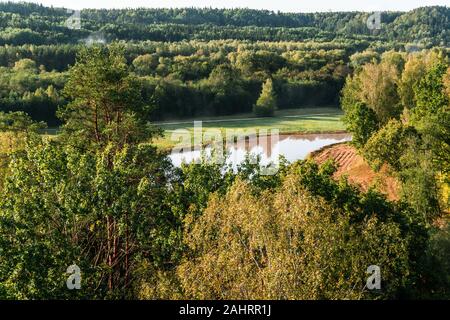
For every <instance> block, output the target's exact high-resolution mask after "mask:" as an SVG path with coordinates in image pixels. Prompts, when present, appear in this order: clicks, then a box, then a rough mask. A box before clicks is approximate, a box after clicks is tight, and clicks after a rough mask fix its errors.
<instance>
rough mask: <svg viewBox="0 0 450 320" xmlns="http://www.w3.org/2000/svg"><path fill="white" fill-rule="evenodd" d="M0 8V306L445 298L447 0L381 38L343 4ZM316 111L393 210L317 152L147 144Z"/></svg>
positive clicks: (448, 239) (449, 237) (397, 23)
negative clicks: (309, 10)
mask: <svg viewBox="0 0 450 320" xmlns="http://www.w3.org/2000/svg"><path fill="white" fill-rule="evenodd" d="M0 15H1V19H0V299H31V300H33V299H37V300H40V299H199V300H204V299H206V300H216V299H217V300H227V299H250V300H251V299H273V300H312V299H319V300H324V299H325V300H347V299H350V300H357V299H369V300H371V299H374V300H380V299H383V300H386V299H445V300H448V299H450V224H449V222H448V221H449V218H448V215H449V212H450V198H449V195H450V188H449V183H450V60H449V59H450V54H449V53H450V51H449V40H450V34H449V32H450V31H449V30H450V25H449V24H450V20H449V18H450V9H449V8H447V7H426V8H419V9H416V10H413V11H411V12H397V13H396V12H390V13H384V14H383V17H384V18H383V19H385V20H383V24H385V26H384V27H383V28H382V29H381V30H379V31H376V32H373V30H368V29H367V27H366V24H365V21H366V20H367V16H368V14H367V13H358V12H352V13H343V12H341V13H316V14H289V13H281V12H277V13H274V12H269V11H257V10H249V9H235V10H225V9H222V10H219V9H211V8H210V9H208V8H205V9H194V8H186V9H126V10H83V11H82V12H81V19H82V21H85V22H83V24H82V28H81V29H80V30H73V29H69V28H67V27H65V26H64V21H65V20H66V19H67V18H68V17H69V16H70V14H68V13H67V11H66V10H65V9H61V8H48V7H44V6H40V5H35V4H29V3H21V4H13V3H0ZM319 30H320V31H319ZM92 33H95V37H97V38H96V39H99V37H101V38H102V39H101V40H102V41H97V42H98V43H83V39H87V38H88V37H89V36H90V35H92ZM103 40H104V41H103ZM94 42H96V41H94ZM321 106H322V107H323V106H335V107H339V108H341V109H342V110H343V113H344V116H343V121H344V123H345V126H346V130H347V132H349V133H350V134H351V135H352V137H353V138H352V142H350V143H349V145H350V146H351V147H352V148H354V149H355V150H356V152H357V153H358V154H359V155H361V157H363V158H364V159H365V161H366V162H367V163H368V164H369V165H370V167H371V169H372V170H373V171H374V172H380V171H383V172H387V174H389V176H390V177H393V179H395V181H397V184H398V190H399V191H398V197H397V198H396V199H388V197H387V196H386V195H385V194H383V193H382V192H380V191H379V189H378V188H377V186H376V185H373V186H370V188H368V189H367V190H362V189H361V188H360V187H359V186H358V185H355V184H354V183H352V182H351V181H350V180H349V179H348V178H347V177H345V176H344V177H340V178H336V175H335V173H336V172H337V170H338V167H337V164H336V163H335V162H334V161H332V160H329V161H325V162H324V163H320V164H319V163H317V162H316V161H314V159H313V158H307V159H305V160H298V161H295V162H292V163H290V162H288V161H286V159H283V158H281V159H280V167H279V170H278V171H277V172H276V173H275V174H273V175H264V174H261V164H260V163H259V161H260V159H257V161H256V163H255V161H252V159H250V158H249V157H247V158H246V160H245V161H244V162H243V163H241V164H240V165H238V166H237V168H235V169H234V168H231V167H230V166H228V165H227V164H225V163H224V164H218V163H212V162H208V161H206V160H207V159H203V160H202V161H201V163H200V164H197V163H184V164H182V165H181V166H180V167H176V166H174V165H173V164H172V162H171V161H170V158H169V156H168V152H167V151H166V150H162V149H161V148H158V146H157V145H155V140H156V139H158V138H159V137H160V136H161V135H162V130H161V128H159V127H158V126H157V125H155V121H160V120H167V119H183V118H193V117H198V116H204V115H208V116H224V115H236V114H240V113H249V112H250V113H251V112H254V114H255V116H256V117H271V116H273V112H274V110H276V109H292V108H306V107H310V108H318V107H321ZM47 127H58V128H60V133H59V134H58V135H55V136H50V137H49V136H48V135H44V134H42V133H43V129H45V128H47ZM73 264H76V265H77V266H78V267H79V269H80V270H81V272H82V278H81V279H82V285H81V288H80V289H79V290H68V289H67V287H66V280H67V272H66V270H67V267H68V266H71V265H73ZM371 265H379V266H381V268H382V283H383V286H382V289H381V290H370V289H369V288H367V284H366V279H367V272H366V270H367V267H368V266H371Z"/></svg>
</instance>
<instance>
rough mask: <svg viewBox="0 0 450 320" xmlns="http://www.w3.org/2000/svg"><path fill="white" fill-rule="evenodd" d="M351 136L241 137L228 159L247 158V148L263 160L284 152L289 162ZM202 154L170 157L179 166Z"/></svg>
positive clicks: (208, 151) (235, 162)
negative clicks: (246, 138) (249, 139)
mask: <svg viewBox="0 0 450 320" xmlns="http://www.w3.org/2000/svg"><path fill="white" fill-rule="evenodd" d="M350 140H351V135H350V134H348V133H333V134H301V135H280V136H279V139H278V140H277V139H272V140H271V139H270V138H268V139H262V141H261V140H260V141H259V142H258V141H255V142H249V141H244V140H240V141H237V142H236V143H235V144H234V145H231V146H227V150H228V158H227V163H229V164H232V165H233V167H235V166H236V165H238V164H239V163H241V162H242V161H244V159H245V156H246V154H247V153H248V152H250V154H251V155H260V156H261V163H262V164H269V163H270V162H273V161H276V160H277V159H278V156H279V155H282V156H284V157H285V158H286V159H287V160H288V161H289V162H294V161H296V160H303V159H305V158H306V157H307V156H308V154H309V153H311V152H313V151H317V150H319V149H321V148H323V147H325V146H328V145H331V144H335V143H340V142H346V141H350ZM211 149H212V148H211V147H210V146H208V147H205V148H204V151H203V152H204V153H205V154H207V155H210V154H211ZM201 155H202V151H201V150H194V151H191V150H187V151H186V150H182V151H180V152H174V153H172V154H171V155H170V158H171V160H172V162H173V164H174V165H175V166H180V165H181V164H182V163H183V162H186V163H190V162H192V161H199V160H200V158H201Z"/></svg>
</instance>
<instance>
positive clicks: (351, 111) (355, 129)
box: [344, 102, 379, 148]
mask: <svg viewBox="0 0 450 320" xmlns="http://www.w3.org/2000/svg"><path fill="white" fill-rule="evenodd" d="M344 110H345V116H344V123H345V124H346V126H347V130H348V131H349V132H351V133H352V143H353V144H354V145H355V146H356V147H358V148H360V147H363V146H364V145H365V144H366V142H367V140H369V138H370V137H371V135H372V134H373V133H374V132H376V131H377V129H378V126H379V123H378V120H377V117H376V114H375V112H374V111H373V110H372V109H370V108H368V107H367V106H366V105H365V104H363V103H361V102H357V103H355V104H354V105H353V106H348V105H347V106H346V108H345V109H344Z"/></svg>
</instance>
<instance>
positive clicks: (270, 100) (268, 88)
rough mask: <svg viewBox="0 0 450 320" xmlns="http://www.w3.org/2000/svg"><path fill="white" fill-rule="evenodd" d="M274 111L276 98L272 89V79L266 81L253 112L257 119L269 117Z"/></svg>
mask: <svg viewBox="0 0 450 320" xmlns="http://www.w3.org/2000/svg"><path fill="white" fill-rule="evenodd" d="M276 109H277V98H276V94H275V91H274V88H273V81H272V79H267V81H266V82H265V83H264V85H263V87H262V91H261V95H260V96H259V98H258V101H256V104H255V107H254V109H253V111H254V112H255V115H256V116H258V117H271V116H273V113H274V111H275V110H276Z"/></svg>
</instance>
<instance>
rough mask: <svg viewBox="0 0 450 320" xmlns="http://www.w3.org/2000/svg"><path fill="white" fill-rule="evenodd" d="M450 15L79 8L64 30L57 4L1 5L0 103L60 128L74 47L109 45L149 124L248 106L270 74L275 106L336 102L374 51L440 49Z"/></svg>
mask: <svg viewBox="0 0 450 320" xmlns="http://www.w3.org/2000/svg"><path fill="white" fill-rule="evenodd" d="M449 12H450V11H449V9H448V8H446V7H427V8H419V9H416V10H413V11H411V12H406V13H405V12H403V13H402V12H385V13H383V14H382V28H381V29H380V30H370V29H368V28H367V26H366V21H367V18H368V16H369V14H368V13H358V12H346V13H345V12H340V13H339V12H338V13H311V14H309V13H308V14H303V13H298V14H297V13H295V14H294V13H281V12H277V13H275V12H269V11H258V10H249V9H232V10H231V9H211V8H205V9H195V8H186V9H144V8H142V9H122V10H83V11H82V12H81V28H80V29H73V28H69V27H68V26H67V24H66V20H67V19H68V18H69V17H70V15H71V14H70V13H68V12H67V10H66V9H62V8H48V7H44V6H42V5H37V4H31V3H10V2H2V3H0V15H1V19H0V45H1V46H0V93H1V94H0V110H3V111H25V112H27V113H28V114H29V115H30V116H31V117H32V118H33V119H35V120H39V121H42V120H43V121H46V122H48V123H49V124H50V125H51V126H55V125H58V124H60V121H59V120H58V118H57V117H56V110H57V108H58V105H65V104H66V103H69V102H70V101H69V100H70V99H69V98H68V97H66V96H65V95H64V94H63V93H62V92H61V89H62V87H63V86H64V84H65V81H66V79H67V74H66V73H67V70H68V68H69V67H70V66H72V65H74V63H75V56H76V54H77V52H78V51H79V50H80V48H82V47H83V46H84V45H85V44H86V43H87V44H89V43H91V44H92V43H96V42H100V43H104V42H108V43H109V42H113V41H119V42H122V43H123V45H124V47H125V57H126V59H127V63H128V64H129V65H130V66H131V67H132V69H133V72H134V73H135V74H136V75H137V76H138V78H139V80H140V81H141V82H142V83H143V96H144V99H145V101H146V103H147V104H148V105H150V106H151V107H152V108H153V110H154V112H153V113H151V114H150V115H149V119H152V120H161V119H167V118H183V117H193V116H199V115H209V116H218V115H229V114H236V113H244V112H251V111H252V110H253V107H254V105H255V104H256V102H257V100H258V98H259V95H260V93H261V88H262V85H263V83H265V82H266V81H267V79H268V78H271V79H272V80H273V87H274V93H275V94H276V97H277V101H276V104H277V106H278V108H280V109H285V108H295V107H305V106H309V107H312V106H313V107H314V106H330V105H332V106H337V105H338V103H339V92H340V90H341V89H342V87H343V84H344V81H345V78H346V76H347V75H348V74H350V73H352V72H353V70H354V69H355V68H357V67H358V66H359V65H361V64H364V63H365V62H368V61H370V60H371V59H379V57H380V54H381V53H382V52H384V51H388V50H396V51H417V50H422V49H425V48H428V47H430V46H433V45H439V46H442V47H443V48H446V47H447V45H448V40H449V30H450V28H449ZM227 79H229V80H230V79H232V80H233V81H225V80H227ZM224 81H225V82H226V85H225V86H223V85H222V84H223V82H224Z"/></svg>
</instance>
